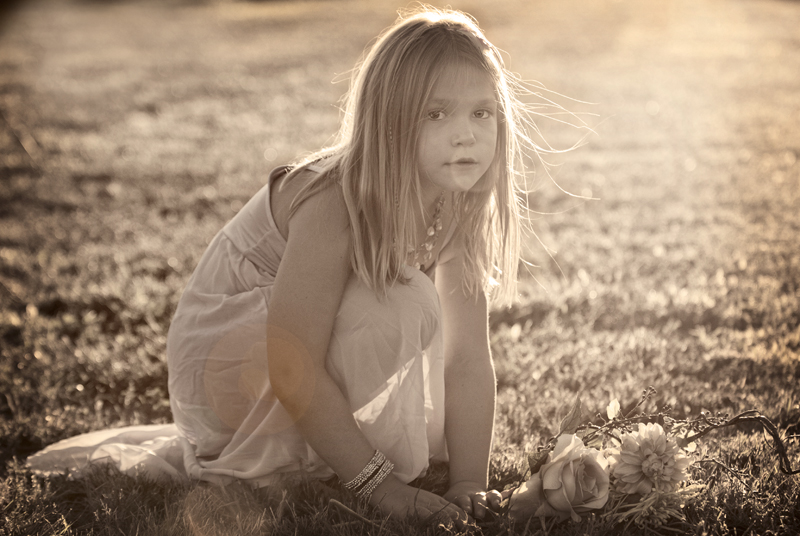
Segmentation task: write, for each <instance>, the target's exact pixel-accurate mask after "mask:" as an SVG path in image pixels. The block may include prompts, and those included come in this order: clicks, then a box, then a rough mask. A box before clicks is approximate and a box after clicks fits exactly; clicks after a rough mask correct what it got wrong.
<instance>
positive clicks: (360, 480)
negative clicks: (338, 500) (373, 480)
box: [344, 450, 386, 491]
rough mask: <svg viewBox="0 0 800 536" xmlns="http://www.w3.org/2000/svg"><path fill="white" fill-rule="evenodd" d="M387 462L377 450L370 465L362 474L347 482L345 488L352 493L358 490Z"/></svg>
mask: <svg viewBox="0 0 800 536" xmlns="http://www.w3.org/2000/svg"><path fill="white" fill-rule="evenodd" d="M385 461H386V456H384V455H383V453H382V452H381V451H379V450H376V451H375V454H374V455H373V456H372V459H371V460H370V461H369V463H368V464H367V465H365V466H364V468H363V469H362V470H361V472H360V473H358V474H357V475H356V477H355V478H354V479H353V480H351V481H350V482H345V483H344V487H345V488H346V489H348V490H350V491H356V490H358V489H359V488H361V487H362V486H363V485H364V483H365V482H366V481H367V480H369V478H370V477H371V476H372V475H373V474H375V473H376V472H377V471H378V469H380V467H381V466H382V465H383V463H384V462H385Z"/></svg>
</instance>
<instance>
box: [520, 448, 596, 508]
mask: <svg viewBox="0 0 800 536" xmlns="http://www.w3.org/2000/svg"><path fill="white" fill-rule="evenodd" d="M607 465H608V464H607V461H606V459H605V458H604V457H603V454H602V452H600V451H598V450H596V449H591V448H586V447H585V446H584V445H583V442H582V441H581V440H580V439H579V438H578V437H577V436H575V435H573V434H565V435H562V436H561V437H559V438H558V440H557V441H556V446H555V448H554V449H553V452H551V453H550V455H549V456H548V459H547V463H545V464H544V465H543V466H542V468H541V469H540V470H539V472H538V473H536V474H535V475H533V477H531V479H530V480H529V481H528V482H526V483H525V484H523V485H522V486H521V487H520V488H519V489H518V490H517V491H516V492H515V493H514V494H513V495H512V496H511V507H510V513H511V515H512V517H514V518H516V519H524V518H526V517H530V516H531V515H534V516H537V517H546V516H559V517H561V518H562V519H566V518H567V517H570V518H572V520H573V521H576V522H577V521H580V520H581V518H580V516H579V515H578V512H588V511H589V510H593V509H595V508H602V507H603V506H605V504H606V501H607V500H608V484H609V478H608V474H607V473H606V467H607Z"/></svg>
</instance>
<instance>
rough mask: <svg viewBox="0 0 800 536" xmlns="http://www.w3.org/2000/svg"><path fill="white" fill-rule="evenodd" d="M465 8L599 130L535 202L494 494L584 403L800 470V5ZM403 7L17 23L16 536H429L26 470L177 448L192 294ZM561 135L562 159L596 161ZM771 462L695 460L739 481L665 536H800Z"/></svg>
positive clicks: (10, 156) (713, 452) (316, 136)
mask: <svg viewBox="0 0 800 536" xmlns="http://www.w3.org/2000/svg"><path fill="white" fill-rule="evenodd" d="M450 4H451V5H453V7H457V8H460V9H464V10H466V11H468V12H470V13H472V14H473V15H474V16H476V17H477V18H478V20H479V21H480V22H481V25H482V26H483V28H484V30H485V31H486V33H487V36H488V37H489V39H490V40H492V41H493V42H494V43H495V44H497V45H498V46H499V47H501V48H502V49H503V50H505V51H506V52H507V53H508V57H507V64H508V66H509V67H510V68H511V70H513V71H515V72H518V73H519V74H520V76H521V77H523V78H524V79H527V80H537V81H539V82H541V83H542V84H544V85H545V86H546V87H547V88H548V89H549V90H551V91H552V92H554V93H552V94H548V95H549V96H550V97H551V98H553V99H555V100H556V101H557V102H559V103H560V104H562V105H564V106H565V107H567V108H568V109H570V110H574V111H576V112H579V113H582V114H584V113H585V114H593V115H583V116H581V117H583V118H585V120H586V121H587V122H588V123H589V124H590V125H591V126H592V127H593V128H594V134H591V135H590V136H589V137H588V138H586V140H585V144H584V145H583V146H582V147H580V148H579V149H576V150H574V151H571V152H568V153H566V154H564V155H557V156H553V157H552V161H553V162H554V163H555V164H558V165H557V166H556V167H554V168H553V170H552V172H551V174H552V178H553V180H551V179H550V178H548V176H547V174H546V173H544V170H543V169H542V168H541V167H540V168H539V169H538V170H537V174H536V176H535V178H533V179H532V181H533V182H532V183H531V186H533V187H535V192H534V193H532V194H531V195H530V196H529V200H528V203H529V206H530V207H531V208H532V209H533V210H535V211H537V213H539V214H540V215H538V216H537V217H535V218H534V220H533V222H532V223H533V228H534V230H535V232H536V235H537V236H538V239H539V240H540V241H541V243H540V242H539V241H538V240H537V239H536V238H535V237H533V236H531V237H529V241H528V242H529V243H527V244H526V247H525V250H526V253H525V255H526V258H527V260H529V261H530V262H532V263H533V264H534V265H535V266H534V267H533V268H531V270H530V273H527V274H525V275H524V276H523V279H522V281H521V284H520V300H519V303H518V304H517V305H516V306H515V307H513V308H511V309H509V310H502V311H501V310H498V311H494V312H493V314H492V346H493V350H494V356H495V364H496V368H497V376H498V411H497V426H496V441H495V450H494V453H493V457H492V471H491V478H492V485H493V486H496V487H498V488H502V487H503V486H505V485H508V484H511V483H513V482H514V481H515V480H519V479H520V478H521V477H522V476H523V474H524V471H525V450H526V449H528V450H530V449H532V448H534V447H535V446H536V445H539V444H542V443H543V442H545V441H546V440H547V439H548V438H549V437H550V436H551V435H552V434H554V433H555V432H557V429H556V427H557V424H558V421H559V419H560V418H561V417H563V416H564V414H565V413H566V412H567V410H568V407H569V405H570V404H571V403H572V401H573V400H574V398H575V396H576V395H579V396H580V397H581V398H582V400H583V404H584V408H585V411H584V416H585V417H586V418H587V419H588V418H591V417H592V416H593V415H595V414H596V413H603V412H604V411H605V407H606V405H607V404H608V402H609V401H610V400H611V399H612V398H618V399H619V400H620V401H621V402H622V403H623V405H625V404H626V403H628V402H632V401H635V400H637V399H638V398H639V396H640V394H641V392H642V390H643V389H644V388H646V387H647V386H650V385H652V386H654V387H655V388H656V389H657V391H658V394H657V395H656V397H655V398H654V399H653V400H652V401H651V402H650V403H649V406H648V408H647V409H648V410H655V409H658V408H661V407H662V406H664V405H666V404H668V405H670V406H671V407H672V408H673V410H672V411H673V414H674V415H675V416H676V417H679V418H682V417H689V416H693V415H697V414H698V413H699V412H700V411H708V412H722V413H730V414H735V413H737V412H740V411H743V410H746V409H759V410H761V411H762V412H763V413H764V414H765V415H766V416H767V417H769V418H770V419H771V420H772V421H773V422H775V423H776V424H777V425H778V426H779V427H780V429H781V430H782V431H784V432H785V434H786V436H787V438H788V439H787V443H788V445H789V449H790V453H791V459H792V463H793V464H794V467H795V468H797V467H798V466H800V454H798V452H800V446H799V445H798V440H797V437H796V436H797V434H798V433H800V387H798V383H799V382H800V239H799V238H798V237H799V236H800V162H798V158H800V75H799V74H798V73H800V34H798V32H797V28H798V27H800V3H797V2H791V1H778V0H738V1H735V2H733V1H731V2H724V3H723V2H718V1H711V0H709V1H700V2H692V1H689V0H674V1H669V2H633V1H619V0H618V1H613V0H600V1H591V0H583V1H578V0H565V1H548V2H544V1H522V0H516V1H515V0H502V1H497V2H491V3H488V2H479V1H466V0H465V1H455V0H453V1H451V2H450ZM490 5H491V7H489V6H490ZM399 7H403V6H402V5H401V4H396V3H391V2H388V1H385V0H377V1H370V2H366V1H344V0H343V1H334V0H326V1H316V2H312V1H307V2H306V1H295V2H285V1H272V2H219V3H215V2H208V3H194V2H190V1H185V2H178V1H176V2H168V3H155V2H153V3H150V4H141V3H128V2H88V1H87V2H79V1H66V0H65V1H51V2H35V1H30V2H27V3H23V4H22V7H21V8H20V9H19V10H18V11H16V12H14V13H11V14H10V15H8V16H6V17H5V18H4V19H3V27H2V28H0V32H2V33H0V112H2V118H1V119H2V120H1V121H0V283H2V285H0V300H2V301H1V302H0V303H1V304H2V305H1V306H0V392H2V393H3V395H4V396H2V397H0V478H1V479H2V480H1V481H0V511H1V512H0V534H4V535H5V534H7V535H34V534H41V535H45V534H64V535H67V534H104V535H105V534H109V535H110V534H165V535H166V534H187V533H188V534H193V533H194V534H199V533H204V529H203V527H199V526H197V525H196V524H195V525H192V523H191V522H190V521H189V520H190V519H192V518H193V515H192V513H193V512H194V513H195V514H198V513H201V514H205V517H204V519H206V521H208V522H209V523H212V521H213V523H216V525H213V523H212V525H213V526H210V528H209V527H206V530H205V533H226V534H227V533H230V534H295V533H299V534H304V533H317V534H338V535H344V534H367V533H378V532H380V531H381V530H382V531H383V533H398V534H419V533H426V532H432V529H425V528H421V527H418V526H416V525H414V524H409V523H389V524H384V525H383V529H376V528H375V527H373V526H372V525H369V524H366V523H363V522H361V521H357V522H352V519H348V518H342V517H341V515H340V514H339V513H337V512H336V511H335V510H332V509H331V508H330V507H329V506H328V499H330V498H338V499H339V500H341V501H343V502H345V503H347V504H350V505H352V502H348V501H349V499H348V498H347V497H345V496H342V495H341V494H340V493H339V492H338V491H337V490H335V489H329V488H327V487H326V486H323V485H320V484H314V483H300V484H291V485H289V484H287V487H286V489H282V490H276V489H270V490H260V491H258V492H254V491H250V490H246V489H238V488H232V489H228V490H225V491H224V492H220V491H213V490H209V489H207V488H204V487H198V486H194V487H187V486H182V485H178V484H172V483H166V482H152V481H148V480H147V479H144V478H132V477H127V476H124V475H119V474H113V473H111V474H109V473H105V472H102V471H98V472H97V473H96V474H94V475H92V476H91V477H90V478H88V479H85V480H80V481H68V480H66V479H63V478H54V479H51V480H40V479H36V478H32V476H31V475H30V473H29V472H28V471H27V470H26V469H25V467H24V463H23V462H24V459H25V457H26V456H27V455H29V454H31V453H33V452H35V451H37V450H38V449H40V448H42V447H44V446H45V445H48V444H50V443H52V442H54V441H57V440H59V439H63V438H66V437H69V436H72V435H75V434H78V433H82V432H87V431H91V430H96V429H102V428H107V427H112V426H122V425H128V424H140V423H165V422H170V411H169V402H168V399H167V369H166V362H165V355H164V347H165V339H166V332H167V329H168V326H169V322H170V318H171V315H172V313H173V311H174V308H175V306H176V304H177V301H178V298H179V297H180V293H181V291H182V288H183V286H184V284H185V282H186V280H187V279H188V277H189V275H190V274H191V272H192V269H193V268H194V266H195V264H196V262H197V260H198V259H199V257H200V255H201V254H202V252H203V250H204V248H205V246H206V244H207V243H208V241H209V240H210V239H211V238H212V237H213V235H214V234H215V233H216V232H217V230H218V229H219V228H220V227H221V226H222V225H223V224H224V223H225V222H226V221H227V220H228V219H230V218H231V217H232V216H233V215H234V214H235V212H236V211H237V210H238V209H239V208H240V207H241V206H242V205H243V203H244V202H246V201H247V199H248V198H249V197H250V196H251V195H252V194H253V193H254V192H255V191H257V189H258V188H259V187H260V185H262V184H263V182H264V179H265V176H266V173H267V172H268V171H269V169H271V168H272V167H273V166H275V165H278V164H281V163H285V162H288V161H291V160H294V159H295V158H296V157H297V156H298V155H302V154H304V153H307V152H309V151H312V150H314V149H316V148H318V147H320V146H321V145H323V144H325V143H326V142H327V141H330V140H331V136H332V135H333V134H334V133H335V130H336V127H337V122H338V118H339V112H338V108H337V101H338V99H339V98H340V96H341V95H342V93H343V92H344V91H345V90H346V87H347V82H346V80H347V75H348V72H349V70H350V69H351V68H352V66H353V64H354V63H355V61H356V59H357V58H358V56H359V54H360V52H361V50H362V49H363V47H364V46H365V45H366V44H367V43H368V42H369V41H370V39H372V38H373V37H374V36H375V35H376V34H377V33H378V32H379V31H380V30H381V29H383V28H384V27H385V26H387V25H389V24H390V23H391V22H392V21H393V20H394V18H395V10H396V9H397V8H399ZM560 95H567V96H569V97H572V98H574V99H577V100H578V101H573V100H570V99H568V98H566V97H561V96H560ZM590 103H591V104H590ZM540 126H541V128H542V130H543V132H544V133H545V135H546V137H547V139H548V141H550V142H551V143H552V144H553V145H554V146H556V147H562V148H564V147H569V146H570V145H572V144H573V143H575V142H576V141H578V140H580V139H581V137H582V136H583V135H584V134H586V131H581V130H577V129H574V128H569V127H560V126H559V125H558V124H557V123H556V122H554V121H551V120H548V119H546V118H543V119H542V120H541V121H540ZM561 189H564V190H567V191H569V192H572V193H574V194H577V195H581V196H584V197H589V198H593V199H592V200H582V199H578V198H575V197H572V196H569V195H566V194H564V193H562V191H561ZM793 435H794V436H795V437H794V438H792V437H791V436H793ZM771 449H772V445H771V442H770V441H769V440H768V439H766V438H765V436H763V435H762V434H761V432H760V429H759V428H758V427H750V428H748V427H741V428H739V429H736V430H731V429H727V430H725V431H721V432H719V433H716V434H714V435H711V436H709V437H708V438H707V439H706V440H704V441H703V443H702V445H701V450H702V452H701V453H700V454H698V458H699V457H703V456H704V457H706V458H707V459H715V460H717V461H719V462H721V464H724V465H727V466H728V467H730V468H732V469H734V470H736V471H737V473H736V474H735V475H734V474H732V473H731V472H729V471H726V470H724V469H723V468H722V467H721V465H720V464H717V463H698V464H696V465H695V466H694V468H693V473H692V475H693V478H695V479H697V480H698V481H703V482H706V483H708V488H707V490H706V491H705V492H704V493H703V494H702V495H701V496H700V497H699V498H698V499H697V501H695V502H694V503H693V504H691V505H690V506H688V507H687V508H686V510H685V514H686V523H683V524H673V525H671V526H669V527H667V528H663V529H661V530H660V531H659V532H660V533H663V534H674V533H675V532H676V531H677V532H678V533H688V534H698V535H700V534H741V535H744V534H748V535H749V534H762V535H763V534H797V533H800V506H798V504H800V479H799V478H798V477H796V476H795V477H787V476H785V475H783V474H781V473H780V472H779V470H778V465H777V458H776V457H775V456H774V454H773V451H772V450H771ZM443 471H444V470H443V469H441V468H440V469H439V470H437V472H436V473H435V474H434V475H433V476H431V477H430V478H428V479H427V480H426V481H425V483H424V485H425V486H427V487H429V488H431V489H441V477H442V476H443ZM194 518H195V519H196V516H195V517H194ZM376 523H377V524H378V525H380V524H381V521H380V520H376ZM612 529H613V530H614V531H616V532H622V529H621V528H620V527H616V528H613V527H611V526H610V525H609V524H608V522H607V521H606V520H604V519H602V518H600V517H599V516H588V517H587V518H586V519H585V520H584V521H583V523H582V524H580V525H570V524H565V525H553V524H548V525H546V526H542V525H540V524H539V523H538V521H535V522H534V523H531V524H530V525H527V526H526V525H524V524H517V525H514V524H513V523H511V521H510V520H508V519H505V518H501V519H499V520H497V521H494V522H492V523H488V524H486V525H485V526H484V527H483V531H484V533H486V534H495V535H500V534H520V535H521V534H526V533H530V534H537V533H539V534H575V535H577V534H587V533H588V534H596V533H604V532H608V531H611V530H612Z"/></svg>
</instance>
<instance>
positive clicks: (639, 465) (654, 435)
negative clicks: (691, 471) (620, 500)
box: [611, 423, 691, 495]
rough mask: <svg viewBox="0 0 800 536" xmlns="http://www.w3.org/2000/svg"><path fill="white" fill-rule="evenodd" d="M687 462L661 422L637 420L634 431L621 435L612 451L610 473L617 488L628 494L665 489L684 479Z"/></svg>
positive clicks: (676, 485) (669, 489)
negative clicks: (619, 442) (639, 422)
mask: <svg viewBox="0 0 800 536" xmlns="http://www.w3.org/2000/svg"><path fill="white" fill-rule="evenodd" d="M690 463H691V460H690V459H689V458H687V457H686V456H685V455H684V454H683V453H682V452H681V450H680V448H679V447H678V444H677V443H676V442H675V440H674V439H672V438H670V437H669V436H668V435H667V434H666V432H664V429H663V428H661V425H659V424H654V423H650V424H647V425H645V424H639V429H638V430H637V431H635V432H632V433H629V434H625V435H623V436H622V443H621V444H620V446H619V448H618V449H616V450H615V451H614V452H613V454H612V455H611V474H612V475H613V476H614V477H616V482H615V487H616V489H617V490H618V491H621V492H623V493H627V494H629V495H630V494H634V493H639V494H642V495H646V494H648V493H650V491H651V490H652V489H656V490H657V491H663V492H668V491H674V490H675V489H677V487H678V483H679V482H681V481H683V480H686V478H687V476H688V475H687V473H686V469H687V468H688V467H689V465H690Z"/></svg>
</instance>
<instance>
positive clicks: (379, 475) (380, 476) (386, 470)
mask: <svg viewBox="0 0 800 536" xmlns="http://www.w3.org/2000/svg"><path fill="white" fill-rule="evenodd" d="M392 469H394V464H393V463H392V462H390V461H389V460H386V461H384V462H383V465H381V467H380V469H378V471H377V472H376V473H375V474H374V475H373V477H372V478H371V479H369V480H368V481H367V482H366V484H364V487H362V488H361V489H360V490H358V491H357V492H356V497H358V498H360V499H365V500H369V498H370V496H372V492H373V491H375V488H377V487H378V486H380V485H381V483H383V481H384V480H386V477H388V476H389V474H390V473H391V472H392Z"/></svg>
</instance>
